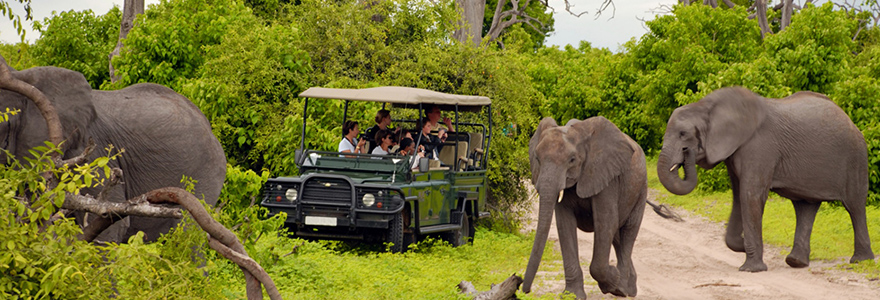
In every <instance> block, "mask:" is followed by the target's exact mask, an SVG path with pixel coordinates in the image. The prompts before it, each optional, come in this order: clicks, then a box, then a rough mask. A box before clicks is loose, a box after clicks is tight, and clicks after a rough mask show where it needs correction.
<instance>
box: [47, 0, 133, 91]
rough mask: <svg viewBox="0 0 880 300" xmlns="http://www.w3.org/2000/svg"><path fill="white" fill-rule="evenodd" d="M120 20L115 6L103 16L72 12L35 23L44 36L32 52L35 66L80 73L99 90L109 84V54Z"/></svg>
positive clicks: (55, 15) (116, 35)
mask: <svg viewBox="0 0 880 300" xmlns="http://www.w3.org/2000/svg"><path fill="white" fill-rule="evenodd" d="M121 18H122V12H121V11H120V10H119V7H118V6H114V7H113V8H112V9H110V11H108V12H107V13H106V14H103V15H97V16H96V15H95V13H94V12H92V11H91V10H84V11H79V12H77V11H72V10H71V11H63V12H60V13H57V12H53V14H52V16H51V17H49V18H46V19H44V20H43V21H42V22H34V27H36V28H37V29H38V30H39V31H40V33H41V34H42V36H41V37H40V39H39V40H37V41H36V42H34V46H33V49H32V50H31V51H33V54H32V55H33V56H34V57H35V58H36V62H35V64H36V65H39V66H56V67H61V68H67V69H71V70H74V71H77V72H80V73H82V74H83V75H84V76H85V77H86V80H88V81H89V83H90V84H91V86H92V88H94V89H97V88H99V87H100V86H101V85H102V84H104V82H105V81H109V80H110V75H109V72H110V70H109V65H110V59H109V56H108V54H109V53H110V52H111V51H113V48H114V47H116V40H117V39H118V38H119V23H120V21H121Z"/></svg>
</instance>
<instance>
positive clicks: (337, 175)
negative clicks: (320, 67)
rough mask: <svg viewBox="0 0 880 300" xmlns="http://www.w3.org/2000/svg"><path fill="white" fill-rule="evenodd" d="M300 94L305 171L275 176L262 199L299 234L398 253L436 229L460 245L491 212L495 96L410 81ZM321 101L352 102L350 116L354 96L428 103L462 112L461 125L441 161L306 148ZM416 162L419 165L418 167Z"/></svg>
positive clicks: (300, 159) (301, 166) (300, 157)
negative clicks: (313, 110)
mask: <svg viewBox="0 0 880 300" xmlns="http://www.w3.org/2000/svg"><path fill="white" fill-rule="evenodd" d="M299 96H300V97H302V98H305V105H304V109H303V127H302V128H303V132H302V137H303V139H302V141H301V144H300V148H299V149H297V150H296V159H295V163H296V164H297V166H298V170H299V174H297V175H298V176H291V177H277V178H270V179H269V180H268V181H267V182H266V184H265V185H264V193H263V195H264V196H263V199H262V201H261V205H262V206H264V207H266V208H268V210H269V213H270V215H275V214H278V213H280V212H284V213H286V214H287V220H286V221H285V223H286V225H287V226H288V228H289V230H290V232H291V234H292V235H294V236H297V237H303V238H309V239H339V240H361V241H365V242H390V243H392V245H391V250H392V251H393V252H401V251H404V250H406V248H407V245H408V244H410V243H412V242H415V241H418V240H419V239H420V238H421V237H423V236H425V235H428V234H440V235H442V236H443V237H444V238H445V239H446V240H448V241H449V242H450V243H451V244H453V245H454V246H461V245H464V244H467V243H468V242H470V241H472V239H473V237H474V226H473V224H474V222H475V221H476V220H477V219H478V218H480V217H485V216H487V215H488V213H487V212H486V195H487V188H488V181H487V178H486V172H487V171H486V167H487V166H488V164H487V163H488V159H489V155H488V153H489V152H488V148H489V146H490V141H491V137H492V122H491V101H490V100H489V98H486V97H480V96H462V95H452V94H445V93H439V92H434V91H429V90H423V89H416V88H406V87H378V88H369V89H327V88H310V89H308V90H306V91H305V92H303V93H301V94H300V95H299ZM316 99H338V100H344V101H345V112H344V113H343V122H344V121H345V119H346V118H347V115H348V103H349V101H373V102H382V103H390V104H392V106H393V107H395V108H399V109H418V111H419V112H420V113H419V115H423V113H424V107H425V106H426V105H434V106H439V107H440V108H441V109H442V110H445V111H454V112H455V120H454V123H453V124H454V127H455V130H454V132H450V133H449V138H448V139H447V140H446V142H445V143H444V146H443V147H442V150H441V151H440V153H439V155H438V156H439V160H440V162H439V163H436V162H435V163H431V162H429V161H428V160H427V159H425V158H422V159H421V161H417V160H418V159H417V158H418V157H417V156H413V155H407V156H394V155H371V154H352V153H346V154H345V155H344V156H343V155H341V153H339V152H326V151H316V150H309V149H304V148H305V137H306V128H307V120H308V116H307V114H306V111H307V108H308V102H309V100H316ZM462 113H469V114H471V115H472V116H479V115H483V114H485V120H488V121H487V122H486V123H487V125H486V124H484V123H473V122H471V123H465V122H460V118H461V114H462ZM474 119H478V118H474ZM395 121H397V122H414V121H415V120H395ZM461 130H467V131H461ZM416 147H418V145H417V146H416ZM414 164H416V165H418V168H417V169H413V168H412V166H413V165H414Z"/></svg>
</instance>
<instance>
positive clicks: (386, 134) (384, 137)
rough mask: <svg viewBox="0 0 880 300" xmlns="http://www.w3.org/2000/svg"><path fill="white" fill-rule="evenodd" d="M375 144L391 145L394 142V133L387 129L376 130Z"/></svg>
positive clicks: (381, 145)
mask: <svg viewBox="0 0 880 300" xmlns="http://www.w3.org/2000/svg"><path fill="white" fill-rule="evenodd" d="M375 138H376V139H375V141H376V145H378V146H380V147H385V146H391V144H393V143H394V133H392V132H391V131H389V130H385V129H381V130H379V132H376V136H375Z"/></svg>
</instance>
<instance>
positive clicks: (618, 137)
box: [569, 116, 635, 198]
mask: <svg viewBox="0 0 880 300" xmlns="http://www.w3.org/2000/svg"><path fill="white" fill-rule="evenodd" d="M569 124H571V129H572V130H570V131H569V133H573V134H577V135H578V137H574V138H575V139H579V140H580V142H579V145H578V146H579V147H580V149H583V150H584V151H586V158H585V159H584V160H583V162H582V163H583V166H582V168H581V174H580V177H579V178H578V182H577V194H578V196H579V197H581V198H587V197H591V196H593V195H596V194H598V193H599V192H601V191H602V190H604V189H605V188H606V187H608V185H609V184H610V183H611V180H613V179H614V178H615V177H617V176H620V175H621V174H623V172H624V171H625V170H627V169H628V168H629V162H630V160H631V159H632V156H633V152H634V151H635V150H634V149H633V147H632V145H630V143H629V141H627V137H626V135H625V134H624V133H623V132H621V131H620V129H617V126H615V125H614V123H611V121H609V120H608V119H606V118H605V117H601V116H600V117H593V118H589V119H587V120H584V121H581V122H577V123H571V122H570V123H569Z"/></svg>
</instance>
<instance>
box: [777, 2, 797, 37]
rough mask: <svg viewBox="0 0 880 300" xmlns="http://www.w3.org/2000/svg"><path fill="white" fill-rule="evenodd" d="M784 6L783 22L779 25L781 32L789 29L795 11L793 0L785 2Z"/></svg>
mask: <svg viewBox="0 0 880 300" xmlns="http://www.w3.org/2000/svg"><path fill="white" fill-rule="evenodd" d="M783 3H784V5H783V6H782V21H781V22H780V23H779V31H783V30H785V27H788V25H789V24H791V13H792V10H794V3H792V0H783Z"/></svg>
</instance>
